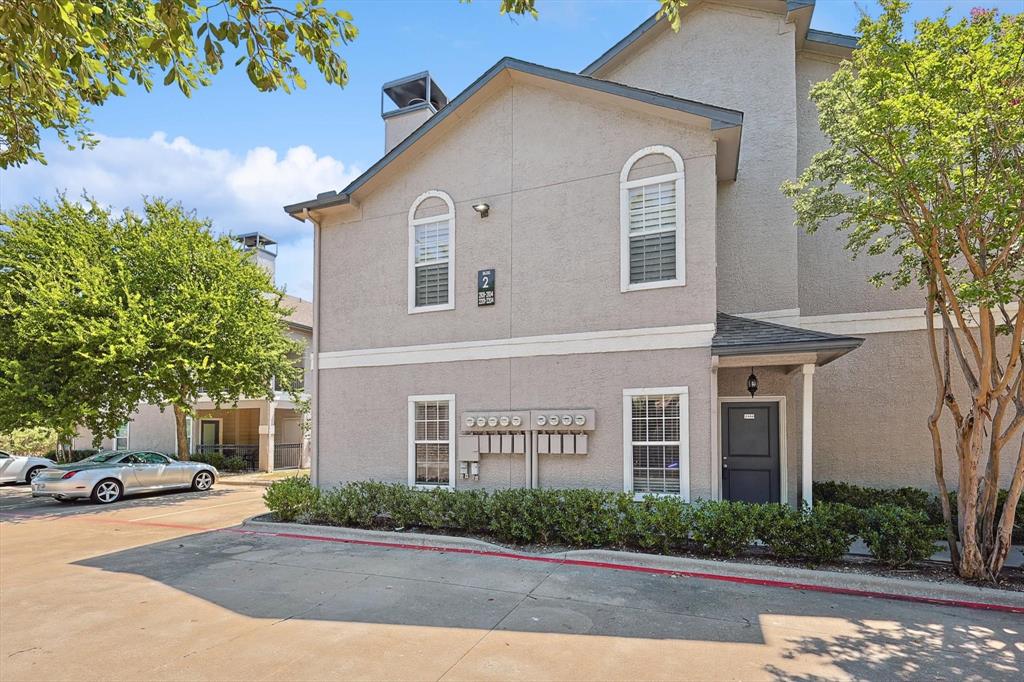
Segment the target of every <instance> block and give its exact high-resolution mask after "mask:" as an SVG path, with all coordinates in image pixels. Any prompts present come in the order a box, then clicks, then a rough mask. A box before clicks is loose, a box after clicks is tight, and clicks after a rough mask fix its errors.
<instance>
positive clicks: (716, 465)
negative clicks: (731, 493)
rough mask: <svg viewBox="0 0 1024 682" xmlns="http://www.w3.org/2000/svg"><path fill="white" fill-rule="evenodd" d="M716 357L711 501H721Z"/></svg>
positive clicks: (714, 357) (715, 359)
mask: <svg viewBox="0 0 1024 682" xmlns="http://www.w3.org/2000/svg"><path fill="white" fill-rule="evenodd" d="M718 362H719V360H718V356H717V355H712V356H711V390H710V391H708V393H710V394H711V405H709V406H708V407H709V410H708V411H709V412H710V413H711V499H712V500H720V499H722V453H721V451H720V450H719V449H718V448H719V446H718V434H719V432H720V431H721V430H722V418H721V416H719V413H718Z"/></svg>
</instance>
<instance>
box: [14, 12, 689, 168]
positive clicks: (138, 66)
mask: <svg viewBox="0 0 1024 682" xmlns="http://www.w3.org/2000/svg"><path fill="white" fill-rule="evenodd" d="M460 1H461V2H468V1H469V0H460ZM660 2H661V10H660V12H661V14H663V15H664V16H666V17H667V18H668V20H669V21H670V23H671V24H672V26H673V28H675V29H676V30H678V28H679V12H680V10H681V8H682V7H683V6H685V4H686V3H685V2H684V1H683V0H660ZM339 4H340V5H344V2H343V0H338V1H336V0H330V1H328V0H297V1H296V0H281V1H278V0H0V168H8V167H11V166H18V165H21V164H24V163H27V162H29V161H33V160H34V161H41V162H44V163H45V156H44V154H43V152H42V150H41V148H40V135H41V133H42V131H43V130H44V129H49V130H52V131H54V132H56V133H57V135H58V137H59V138H60V139H61V140H62V141H63V142H64V143H65V144H67V145H69V146H74V145H75V144H79V145H82V146H87V147H88V146H93V145H95V144H96V143H97V141H98V140H97V138H96V137H95V136H93V135H92V133H91V132H90V130H89V126H88V122H89V110H90V107H93V106H99V105H102V104H103V103H104V102H106V101H107V99H109V98H110V97H112V96H124V95H126V94H127V88H128V87H129V86H131V85H135V86H140V87H142V88H144V89H145V90H147V91H148V90H152V89H153V86H154V85H155V84H156V83H157V82H160V83H162V84H163V85H165V86H169V85H175V86H177V88H178V89H179V90H180V91H181V92H182V93H183V94H184V95H185V96H189V95H191V93H192V92H193V91H194V90H196V89H197V88H201V87H205V86H207V85H209V84H210V83H211V80H212V77H213V76H215V75H216V74H217V73H218V72H220V71H221V69H223V68H224V64H225V60H226V61H227V62H229V63H233V65H234V66H236V67H239V68H244V69H245V73H246V76H248V78H249V81H250V82H251V83H252V84H253V86H255V87H256V88H257V89H258V90H259V91H261V92H274V91H278V90H282V91H284V92H291V91H292V90H294V89H304V88H305V87H306V81H305V79H304V78H303V75H302V70H301V66H302V65H303V63H305V64H309V65H310V66H312V67H313V68H315V69H316V70H317V71H318V72H319V74H320V76H321V77H322V78H323V79H324V81H325V82H327V83H328V84H330V85H335V86H338V87H344V86H345V84H346V83H347V82H348V78H349V72H348V64H347V63H346V62H345V59H344V58H343V57H342V56H341V54H340V52H339V50H340V48H341V47H342V46H343V45H346V44H348V43H349V42H351V41H352V40H354V39H355V38H356V36H357V35H358V30H357V29H356V26H355V24H354V23H353V21H352V15H351V14H350V13H349V12H347V11H345V10H344V9H340V8H338V5H339ZM534 5H535V0H502V1H501V5H500V11H501V13H502V14H509V15H530V16H533V17H535V18H536V17H537V16H538V13H537V10H536V8H535V7H534Z"/></svg>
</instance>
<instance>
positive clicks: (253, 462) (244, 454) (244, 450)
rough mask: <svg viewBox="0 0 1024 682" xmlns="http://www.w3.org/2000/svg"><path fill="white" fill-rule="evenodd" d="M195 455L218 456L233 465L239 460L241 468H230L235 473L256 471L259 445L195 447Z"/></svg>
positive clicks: (258, 459) (258, 462)
mask: <svg viewBox="0 0 1024 682" xmlns="http://www.w3.org/2000/svg"><path fill="white" fill-rule="evenodd" d="M195 453H196V454H197V455H220V456H221V457H223V458H224V459H225V460H229V459H230V460H234V461H233V462H232V463H233V464H235V465H237V463H238V462H237V460H241V468H237V466H232V467H231V468H232V469H233V470H237V471H256V470H258V469H259V468H260V446H259V445H237V444H222V445H197V446H195ZM225 464H226V462H225ZM225 468H226V467H225Z"/></svg>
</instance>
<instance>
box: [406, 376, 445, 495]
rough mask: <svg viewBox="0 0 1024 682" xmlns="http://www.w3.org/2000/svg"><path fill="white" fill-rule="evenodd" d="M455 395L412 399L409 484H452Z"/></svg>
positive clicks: (410, 405) (410, 406)
mask: <svg viewBox="0 0 1024 682" xmlns="http://www.w3.org/2000/svg"><path fill="white" fill-rule="evenodd" d="M454 419H455V396H451V395H443V396H413V397H411V398H409V427H410V428H409V444H410V449H409V485H414V486H446V487H451V485H452V483H453V482H452V478H453V471H452V470H453V468H454V461H455V459H454V457H455V446H454V437H455V433H454V432H455V423H454Z"/></svg>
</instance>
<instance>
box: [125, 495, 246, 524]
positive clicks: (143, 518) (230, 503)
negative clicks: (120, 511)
mask: <svg viewBox="0 0 1024 682" xmlns="http://www.w3.org/2000/svg"><path fill="white" fill-rule="evenodd" d="M249 502H252V500H250V499H245V500H236V501H234V502H225V503H224V504H211V505H210V506H208V507H197V508H196V509H179V510H177V511H172V512H166V513H164V514H153V515H151V516H143V517H140V518H137V519H131V520H132V521H148V520H149V519H159V518H163V517H164V516H174V515H175V514H190V513H192V512H200V511H203V510H205V509H217V508H218V507H231V506H233V505H236V504H246V503H249Z"/></svg>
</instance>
